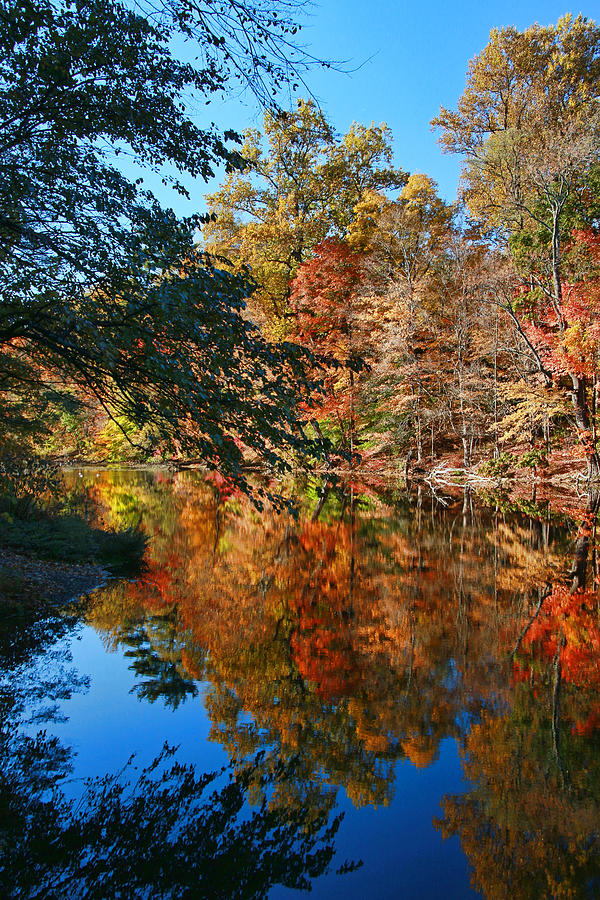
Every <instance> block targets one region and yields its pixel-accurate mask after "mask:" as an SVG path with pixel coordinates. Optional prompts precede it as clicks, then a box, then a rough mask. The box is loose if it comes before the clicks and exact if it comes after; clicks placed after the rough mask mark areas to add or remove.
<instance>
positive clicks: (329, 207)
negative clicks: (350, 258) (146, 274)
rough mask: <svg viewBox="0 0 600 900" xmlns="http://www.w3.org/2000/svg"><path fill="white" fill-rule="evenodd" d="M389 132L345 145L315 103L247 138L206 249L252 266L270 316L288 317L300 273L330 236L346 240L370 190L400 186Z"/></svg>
mask: <svg viewBox="0 0 600 900" xmlns="http://www.w3.org/2000/svg"><path fill="white" fill-rule="evenodd" d="M390 140H391V135H390V132H389V129H388V128H387V126H385V125H371V126H370V127H368V128H367V127H365V126H362V125H357V124H354V125H352V127H351V128H350V131H349V132H348V134H347V135H345V136H344V137H342V138H340V137H339V136H338V135H336V133H335V132H334V130H333V128H332V126H331V125H330V124H329V122H328V121H327V119H326V118H325V115H324V113H323V111H322V110H321V109H319V108H318V107H317V106H316V104H315V103H314V102H313V101H305V100H299V101H298V104H297V107H296V109H295V110H294V111H293V112H291V113H284V112H278V113H272V112H267V113H266V115H265V120H264V129H263V132H262V133H261V132H260V131H257V130H249V131H247V132H245V142H244V144H243V145H242V147H241V148H240V154H241V156H242V157H243V159H244V161H245V168H244V170H243V171H242V172H240V171H235V172H231V173H230V175H229V176H228V178H227V179H226V181H225V183H224V184H223V186H222V187H221V188H220V189H219V190H218V191H217V192H216V193H214V194H212V195H210V196H209V197H208V198H207V199H208V204H209V209H210V212H211V213H212V214H213V215H214V217H215V218H214V221H211V222H209V223H208V224H207V225H206V226H205V228H204V237H205V242H206V246H207V247H208V249H210V250H211V251H213V252H218V253H221V254H223V255H225V256H227V257H229V258H231V259H233V260H235V261H236V262H237V263H238V264H240V265H247V266H250V268H251V270H252V273H253V276H254V278H255V279H256V281H257V283H258V285H259V290H258V293H257V295H256V300H257V301H258V303H259V306H260V308H261V309H262V312H263V315H266V316H267V318H268V319H269V318H271V319H272V318H275V320H278V319H281V317H285V316H286V314H288V313H289V307H288V301H289V296H290V282H291V280H292V278H293V276H294V275H295V274H296V272H297V270H298V266H299V265H300V264H301V263H302V262H304V261H306V260H307V259H308V258H309V256H310V254H311V253H312V251H313V249H314V247H315V246H316V245H317V244H319V243H320V242H322V241H323V240H324V239H325V238H327V237H338V238H340V237H343V236H344V233H345V229H346V228H347V226H348V224H349V217H351V215H352V209H353V207H354V205H355V203H356V202H357V201H358V200H359V199H360V198H361V196H362V195H363V194H364V193H365V192H366V191H367V190H374V189H385V188H394V187H399V186H400V185H401V184H402V183H403V182H404V180H405V176H404V173H403V172H402V171H401V170H399V169H395V168H394V167H393V165H392V152H391V147H390Z"/></svg>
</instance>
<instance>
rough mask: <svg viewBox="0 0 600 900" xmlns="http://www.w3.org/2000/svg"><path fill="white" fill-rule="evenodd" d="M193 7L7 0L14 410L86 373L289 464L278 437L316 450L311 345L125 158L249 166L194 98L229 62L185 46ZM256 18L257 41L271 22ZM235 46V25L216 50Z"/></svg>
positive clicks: (4, 385)
mask: <svg viewBox="0 0 600 900" xmlns="http://www.w3.org/2000/svg"><path fill="white" fill-rule="evenodd" d="M245 6H246V4H243V3H237V2H233V0H232V2H231V3H228V2H223V3H218V4H214V3H211V2H207V3H206V4H205V3H201V4H200V5H197V6H195V7H194V10H195V11H194V12H193V13H192V11H191V9H192V8H191V6H190V7H188V10H189V16H191V17H194V16H196V17H197V16H199V15H200V14H201V13H202V12H203V13H204V14H207V15H208V14H210V21H211V22H212V23H213V24H212V26H211V27H217V26H218V23H219V22H221V24H222V25H224V26H225V28H227V27H229V26H228V25H227V22H231V21H232V20H230V19H227V10H228V9H229V10H230V12H231V13H232V15H233V16H234V18H235V17H237V18H238V19H239V20H241V22H242V23H243V22H244V13H243V9H244V8H245ZM248 8H249V9H252V8H253V7H251V6H249V7H248ZM168 9H171V12H175V14H176V21H175V20H174V19H173V18H172V16H171V15H170V14H168ZM183 9H184V6H183V4H174V5H173V6H170V7H168V5H167V4H165V5H164V6H163V11H164V16H163V17H161V16H160V15H158V16H156V17H154V16H153V17H152V19H150V18H144V17H143V16H141V15H139V14H137V13H136V12H133V11H132V10H130V9H128V8H127V7H126V6H123V5H122V4H120V3H118V2H110V3H106V2H100V0H92V2H90V3H78V2H77V3H76V2H71V0H61V2H58V3H54V2H47V0H40V2H35V3H34V2H29V0H28V2H24V3H23V2H16V0H5V2H4V3H3V4H2V6H1V7H0V21H1V26H2V27H1V28H0V54H1V55H0V98H1V103H0V106H1V112H0V160H1V164H2V170H3V173H4V174H3V179H2V186H1V188H0V237H1V239H2V245H1V248H0V297H1V305H0V354H1V355H0V390H1V391H2V399H3V403H4V406H5V408H8V407H10V404H11V403H12V401H13V400H14V399H15V398H18V397H19V396H21V397H22V396H23V393H24V392H33V391H38V393H40V394H44V396H45V397H46V399H52V398H53V397H56V393H57V392H56V388H57V386H58V387H60V388H61V389H62V388H64V387H65V386H67V387H68V386H69V385H76V386H77V387H78V388H79V389H81V390H82V391H84V392H86V393H87V394H88V395H92V396H95V397H96V398H97V399H98V400H99V401H100V402H101V403H102V404H104V406H105V407H106V408H107V409H110V410H111V412H112V414H113V415H115V413H116V414H123V415H127V416H128V417H129V418H130V419H131V420H133V422H135V424H136V425H138V426H144V425H147V424H149V423H150V424H152V425H153V426H154V428H155V430H156V433H157V436H158V437H159V439H160V440H161V441H162V442H163V444H166V445H170V446H173V447H179V448H180V449H181V450H183V451H185V452H187V453H192V454H194V453H196V454H199V455H200V456H201V457H202V458H204V459H205V460H206V461H207V462H210V463H211V464H217V463H219V464H222V465H223V467H224V468H225V469H227V470H228V471H230V472H231V473H234V474H235V473H237V475H238V476H239V466H240V462H241V451H240V441H241V442H246V443H248V444H249V445H251V446H254V448H255V449H256V451H257V452H258V453H259V454H260V455H261V456H263V458H266V459H267V460H268V461H270V462H271V463H273V464H274V465H283V466H284V467H285V462H284V460H283V457H282V456H281V455H280V454H279V452H278V450H276V449H274V448H279V450H283V451H285V448H286V447H287V448H291V447H292V445H294V446H296V447H297V448H298V449H299V448H300V446H301V444H302V440H301V439H300V438H299V436H298V432H297V431H296V429H295V421H294V414H293V408H294V405H295V403H296V400H297V388H298V385H301V384H302V383H303V382H305V375H306V366H305V364H304V362H303V360H304V359H305V355H304V354H303V353H302V352H301V351H299V350H298V349H297V348H296V349H295V348H293V347H291V346H290V345H281V346H274V345H271V344H268V343H267V342H266V341H265V340H264V339H263V338H262V336H261V335H260V333H259V332H258V330H257V329H256V328H254V327H253V326H251V325H250V324H249V323H248V322H247V320H246V318H245V316H244V312H243V311H244V307H245V302H246V300H247V298H248V296H249V295H250V294H251V292H252V289H253V286H252V284H251V283H250V282H249V281H248V279H247V278H244V277H242V276H240V275H236V274H233V273H232V272H231V271H230V270H228V269H227V268H226V267H222V266H221V267H220V268H217V267H216V266H215V264H214V262H212V261H210V260H209V259H208V258H206V257H204V256H202V255H199V254H198V253H197V252H196V250H195V248H194V235H195V231H196V229H197V227H198V225H199V219H198V217H195V218H192V219H189V220H185V221H180V220H178V219H177V217H176V216H175V214H174V213H173V212H172V211H171V210H168V209H163V208H162V207H161V206H160V205H159V203H158V202H157V200H156V199H155V198H154V197H153V196H152V194H151V193H149V192H148V191H146V190H144V189H143V187H142V186H141V184H140V183H139V182H137V181H136V182H134V181H132V180H130V179H128V178H127V177H126V176H125V175H124V174H123V171H122V170H121V169H119V168H118V166H117V165H116V163H115V157H116V156H117V155H119V154H121V153H123V154H126V155H129V156H130V157H131V158H132V159H133V160H134V161H135V162H136V163H137V164H139V165H141V166H142V168H143V169H144V168H145V169H147V168H151V169H158V170H160V169H161V167H162V166H163V165H165V164H168V165H170V166H171V167H172V169H173V170H174V171H175V175H174V176H173V183H174V185H175V187H176V188H178V189H179V190H183V186H182V185H181V184H180V181H179V176H178V173H186V172H187V173H189V174H191V175H194V176H200V177H202V178H206V177H208V176H209V175H211V174H212V172H213V170H214V167H215V166H216V165H217V164H222V163H224V164H225V165H226V166H228V167H234V166H237V165H239V164H240V157H239V154H238V153H237V152H236V151H235V149H231V147H230V145H229V143H228V140H227V139H229V138H231V137H233V135H232V134H231V133H229V134H225V135H223V136H222V135H219V134H218V133H217V132H216V131H215V130H214V129H208V130H206V129H202V128H200V127H198V126H197V125H196V124H195V123H194V122H193V121H192V119H191V118H190V116H189V115H188V114H187V112H186V107H185V104H184V100H185V98H186V96H187V95H188V94H189V92H195V93H196V95H202V96H204V97H207V98H208V99H210V97H211V95H212V94H213V93H214V92H215V91H218V90H220V89H222V87H223V86H224V84H225V83H226V82H225V80H224V79H225V77H226V72H225V73H224V71H223V70H221V69H220V68H219V66H218V65H217V63H216V61H215V60H216V58H217V57H215V54H213V53H212V50H211V51H210V52H208V51H207V53H206V54H205V59H204V62H205V65H204V67H199V68H195V67H194V66H192V65H191V64H188V63H182V62H179V61H177V60H176V59H175V58H174V57H173V56H172V54H171V50H170V41H171V39H172V37H173V34H174V30H175V28H179V27H180V28H182V29H183V30H184V31H186V29H188V27H191V25H190V22H191V18H189V17H187V14H185V13H184V11H183ZM254 9H255V10H263V13H264V11H265V10H266V9H267V4H263V3H261V4H259V5H258V6H256V7H254ZM263 13H261V15H262V14H263ZM240 17H241V19H240ZM194 21H196V19H194ZM255 26H256V27H255ZM194 27H195V28H196V27H200V26H199V25H198V23H197V22H196V25H195V26H194ZM207 27H208V26H207ZM274 27H275V29H277V27H278V26H277V25H274ZM248 29H249V30H248V40H249V42H250V44H249V46H248V47H247V48H246V50H245V51H243V52H247V53H249V54H252V53H254V52H255V51H256V48H257V46H260V39H261V34H262V32H261V30H260V27H259V26H258V25H256V23H255V24H254V25H253V24H250V23H248ZM226 33H227V31H225V34H226ZM222 37H223V36H222ZM223 40H225V38H224V37H223ZM235 52H237V51H235V50H233V49H231V48H228V46H227V44H226V42H225V44H223V41H222V40H221V39H219V44H218V48H217V49H216V50H215V53H217V54H218V53H221V54H225V56H228V57H229V58H230V59H231V54H232V53H235ZM239 52H242V51H241V50H240V51H239ZM261 71H262V72H263V75H264V74H265V72H267V71H268V66H267V67H266V68H265V67H263V68H262V70H261ZM273 429H274V430H273ZM269 432H270V434H269ZM236 441H237V443H236Z"/></svg>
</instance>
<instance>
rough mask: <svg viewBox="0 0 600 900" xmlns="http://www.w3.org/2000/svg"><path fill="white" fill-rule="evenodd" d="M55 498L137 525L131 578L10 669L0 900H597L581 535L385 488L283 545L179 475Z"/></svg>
mask: <svg viewBox="0 0 600 900" xmlns="http://www.w3.org/2000/svg"><path fill="white" fill-rule="evenodd" d="M66 489H67V490H68V491H71V492H73V494H74V495H75V494H76V493H77V494H78V495H81V494H82V492H85V494H86V497H87V500H86V504H87V507H88V511H89V512H90V514H91V515H92V516H94V517H96V518H98V519H102V520H103V521H104V522H105V523H106V524H107V525H109V526H112V527H117V528H123V527H129V526H133V525H136V524H138V523H140V525H141V527H142V528H143V530H144V532H145V534H146V535H147V537H148V547H147V552H146V566H145V570H144V572H143V574H142V575H141V576H139V577H137V578H135V579H133V580H113V581H111V582H110V583H109V584H108V585H107V586H105V587H104V588H103V589H101V590H100V591H98V592H97V593H96V594H95V595H94V596H93V597H91V598H90V599H89V601H87V602H85V603H83V604H82V605H81V607H80V608H78V609H77V610H75V611H73V610H71V612H70V613H69V614H63V615H61V616H58V617H56V619H52V620H50V621H49V622H47V623H42V624H40V626H39V628H38V629H37V630H36V633H35V634H34V635H33V637H31V638H30V639H29V640H28V643H27V644H25V643H23V645H22V646H21V645H13V646H11V647H10V648H6V649H5V651H4V656H3V658H2V665H3V676H4V688H3V692H2V715H3V724H4V731H3V745H2V746H3V755H4V759H3V770H4V772H5V775H6V778H5V780H6V783H7V785H8V787H7V790H8V791H9V792H10V794H11V803H10V809H11V816H12V817H13V823H12V825H13V827H12V830H11V835H12V836H11V839H10V841H9V842H8V852H7V856H8V858H9V859H10V866H11V871H10V875H9V880H8V882H7V881H6V875H5V882H4V883H5V884H8V886H9V889H10V890H12V892H13V894H12V895H13V896H18V897H40V898H41V897H44V898H46V897H57V898H62V897H65V898H71V897H79V896H81V897H98V898H110V897H132V898H135V897H163V896H164V897H171V896H173V897H200V898H202V897H207V898H208V897H211V898H212V897H215V898H217V897H218V898H230V897H231V898H233V897H239V898H255V897H264V896H268V897H271V898H278V900H281V898H293V897H296V896H299V894H298V891H300V890H304V891H306V890H309V889H310V890H311V891H312V896H314V897H319V898H334V897H344V898H364V897H374V898H379V897H381V898H396V897H398V898H440V897H444V898H468V897H482V896H483V897H489V898H503V897H511V898H519V900H520V898H540V897H554V896H556V897H588V896H589V897H595V896H599V892H600V881H599V878H598V875H599V872H600V836H599V823H600V814H599V813H600V777H599V776H600V741H599V735H600V730H599V728H600V689H599V686H600V675H599V667H598V660H599V659H600V629H599V627H598V615H597V610H598V604H597V596H596V594H595V591H594V586H593V585H594V567H595V555H594V552H593V550H592V548H591V545H590V547H588V546H587V544H586V548H585V550H586V555H585V559H583V561H582V556H583V551H582V546H583V545H582V540H581V535H582V526H581V523H579V525H578V524H577V523H573V522H571V523H570V524H569V523H567V524H566V525H565V524H560V523H559V522H558V521H556V522H555V521H554V519H553V518H552V516H551V515H550V514H549V513H546V511H545V510H543V509H542V510H532V511H533V512H534V513H535V515H534V516H533V518H528V517H526V516H525V515H523V514H521V515H508V514H507V513H506V512H502V511H500V510H499V509H494V508H487V509H486V508H483V507H480V508H478V507H477V506H474V505H473V504H472V503H471V502H469V501H467V502H465V503H463V501H462V500H460V501H446V502H447V505H440V504H439V503H437V502H436V501H433V500H430V499H426V498H413V500H412V501H410V502H409V501H408V500H407V499H406V498H402V497H400V496H399V497H395V498H394V497H392V496H391V494H390V492H389V491H388V492H386V491H384V490H379V491H373V490H371V491H365V492H363V493H361V494H360V495H358V496H356V494H355V495H354V496H353V497H351V496H345V497H340V496H334V495H331V496H329V497H328V498H327V502H326V503H325V504H323V505H320V504H319V505H318V503H317V498H316V495H315V494H314V492H313V493H311V492H310V491H307V492H305V494H304V496H303V498H302V507H303V511H302V515H301V516H300V518H299V520H298V521H294V520H293V519H291V518H288V517H287V516H285V515H279V516H278V515H275V514H274V513H272V512H270V511H267V512H263V513H259V512H257V511H256V510H255V509H253V508H252V507H251V506H250V504H248V502H247V501H245V500H244V499H243V498H240V497H236V496H235V495H231V492H230V491H229V490H228V488H227V486H226V485H223V484H218V483H215V482H214V481H212V482H207V481H206V480H205V479H203V478H202V476H201V475H199V474H197V473H194V474H191V473H187V474H179V475H175V476H171V475H169V474H167V473H166V472H163V473H161V472H106V471H104V472H101V473H96V472H92V471H88V472H86V473H85V476H84V478H83V479H78V478H77V475H76V474H75V475H74V476H73V477H72V478H70V479H67V487H66ZM588 526H589V523H588V525H587V526H586V525H585V523H584V528H585V527H588ZM588 533H589V527H588V532H586V534H588ZM576 550H577V553H576ZM574 554H575V555H574ZM577 554H578V555H577ZM574 560H575V562H574ZM576 563H577V564H578V565H579V569H578V574H577V578H578V582H577V585H576V587H577V590H576V591H575V593H573V577H574V576H573V570H574V568H576V567H577V566H576ZM7 808H9V805H8V804H6V803H5V805H4V807H3V809H4V810H6V809H7ZM15 810H16V812H15ZM2 814H3V815H4V816H5V815H6V813H5V812H3V813H2ZM5 849H6V848H5Z"/></svg>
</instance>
